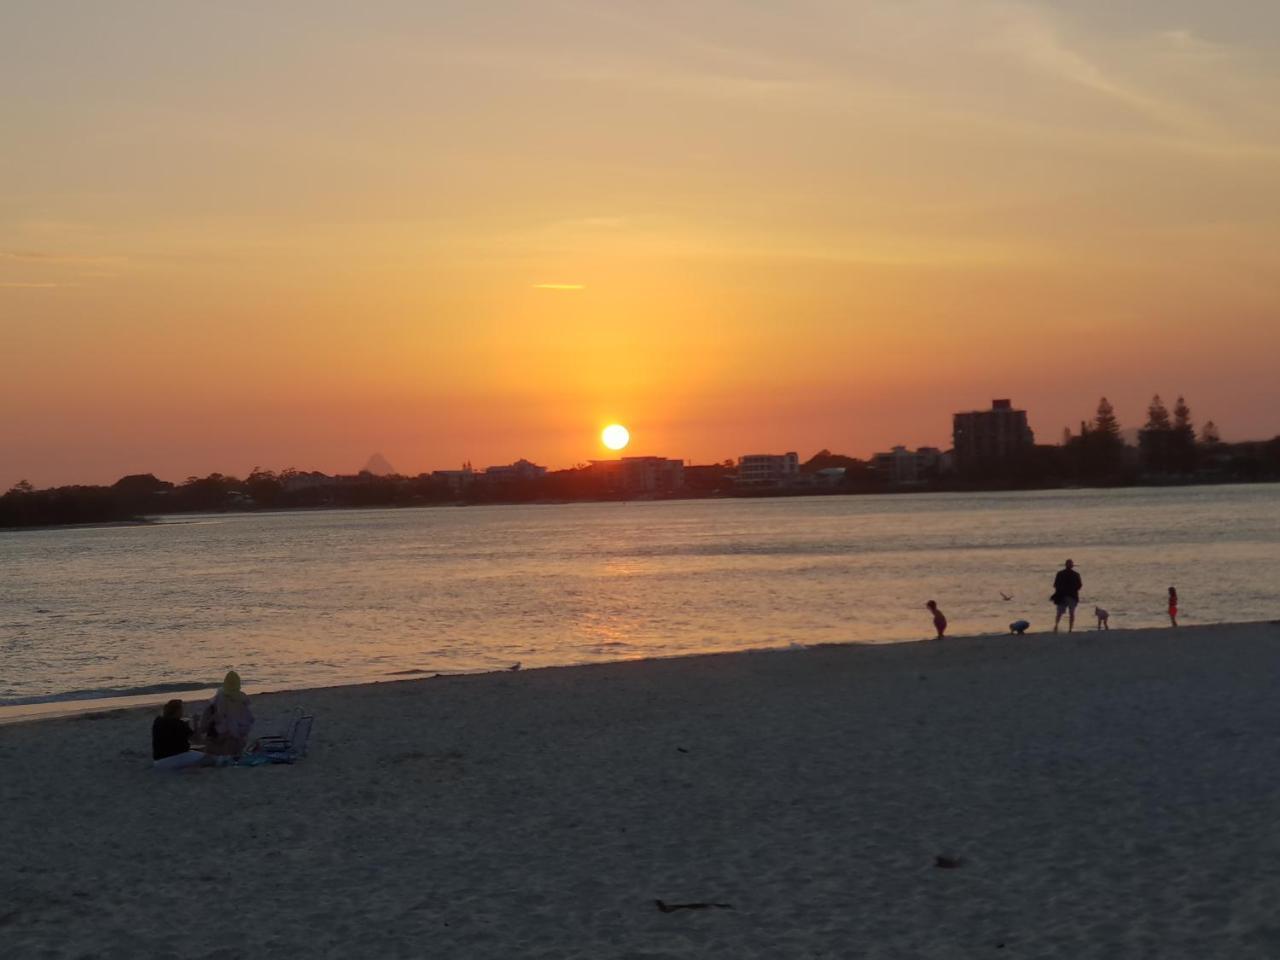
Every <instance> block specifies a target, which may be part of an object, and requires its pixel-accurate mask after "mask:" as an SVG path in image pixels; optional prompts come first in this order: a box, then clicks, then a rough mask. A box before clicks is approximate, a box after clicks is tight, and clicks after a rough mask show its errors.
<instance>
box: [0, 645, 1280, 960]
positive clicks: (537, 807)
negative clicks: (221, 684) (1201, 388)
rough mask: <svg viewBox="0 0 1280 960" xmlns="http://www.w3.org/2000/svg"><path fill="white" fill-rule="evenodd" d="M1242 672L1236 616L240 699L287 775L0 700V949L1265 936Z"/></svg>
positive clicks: (574, 949)
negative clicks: (293, 713) (160, 757)
mask: <svg viewBox="0 0 1280 960" xmlns="http://www.w3.org/2000/svg"><path fill="white" fill-rule="evenodd" d="M1278 681H1280V626H1276V625H1272V624H1253V625H1239V626H1219V627H1185V628H1180V629H1179V630H1177V631H1174V630H1171V629H1165V630H1161V631H1154V630H1153V631H1135V632H1123V631H1118V630H1117V631H1111V632H1110V633H1106V634H1099V633H1094V632H1092V631H1090V632H1087V633H1078V634H1075V635H1073V636H1067V635H1065V634H1064V635H1061V636H1058V637H1051V636H1045V635H1038V636H1027V637H1025V638H987V639H956V640H948V641H944V642H941V643H927V644H907V645H895V646H884V647H827V648H820V649H814V650H808V651H799V652H777V653H757V654H736V655H727V656H714V657H700V658H692V659H682V660H669V661H650V662H638V663H627V664H613V665H607V666H598V667H583V668H572V669H553V670H540V671H531V672H523V673H518V674H500V675H487V676H474V677H446V678H437V679H430V680H419V681H407V682H401V683H388V684H380V685H375V686H364V687H347V688H337V689H329V690H316V691H307V692H301V693H291V694H275V695H270V696H262V697H259V698H256V701H255V709H256V711H257V712H258V714H259V717H260V718H262V719H265V720H268V721H269V720H270V718H272V717H273V716H275V717H281V716H283V715H284V713H285V712H286V711H287V710H288V709H289V708H290V707H292V706H293V705H295V704H305V705H306V706H308V707H309V708H312V709H313V710H314V711H315V712H316V713H317V714H318V716H319V721H318V726H317V728H316V736H315V740H314V743H313V750H312V754H311V756H310V757H309V758H308V759H307V760H306V761H304V762H303V763H301V764H299V765H296V766H292V767H268V768H257V769H207V770H198V771H193V772H190V773H186V774H169V775H166V774H158V773H155V772H153V771H151V770H149V769H148V750H149V739H148V735H149V727H150V721H151V714H150V713H141V712H138V711H133V712H126V713H116V714H108V715H106V716H98V717H94V718H84V719H70V720H68V719H61V720H50V721H44V722H41V723H33V724H24V725H10V726H4V727H0V817H2V819H0V956H3V957H5V958H18V957H90V956H91V957H140V956H146V957H226V958H232V957H266V956H277V957H304V956H305V957H340V958H352V957H459V958H472V957H495V958H498V957H501V958H524V957H547V958H577V957H581V958H613V957H617V958H624V957H626V958H662V957H734V958H737V957H762V958H763V957H767V958H780V957H886V958H887V957H897V958H917V957H921V958H929V957H957V958H959V957H966V958H967V957H988V956H990V957H996V958H998V957H1006V956H1007V957H1063V958H1073V960H1080V958H1094V957H1098V958H1101V957H1115V958H1132V957H1151V958H1161V960H1164V958H1178V957H1186V958H1205V957H1230V958H1248V957H1269V958H1270V957H1277V956H1280V913H1278V912H1277V904H1278V903H1280V682H1278ZM264 725H265V726H270V725H271V724H270V723H269V722H268V723H266V724H264ZM681 748H683V749H681ZM686 751H687V752H686ZM938 854H945V855H948V856H953V857H959V858H963V864H962V865H961V866H960V867H959V868H957V869H938V868H936V867H935V866H934V858H935V856H936V855H938ZM655 898H661V899H663V900H666V901H668V902H686V901H720V902H725V903H729V904H732V905H733V909H732V910H699V911H687V910H686V911H678V912H675V913H670V914H667V913H662V912H660V911H659V910H658V909H657V908H656V906H655V904H654V900H655Z"/></svg>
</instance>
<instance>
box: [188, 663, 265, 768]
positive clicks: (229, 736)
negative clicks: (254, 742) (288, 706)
mask: <svg viewBox="0 0 1280 960" xmlns="http://www.w3.org/2000/svg"><path fill="white" fill-rule="evenodd" d="M200 727H201V730H202V731H203V733H204V737H205V750H206V752H208V753H211V754H215V755H218V756H227V757H238V756H240V754H242V753H244V748H245V746H246V745H247V744H248V742H249V731H251V730H252V729H253V711H252V710H250V709H249V698H248V696H247V695H245V693H243V692H242V691H241V689H240V674H238V673H236V672H235V671H234V670H230V671H228V672H227V676H226V679H224V680H223V681H222V686H221V687H219V688H218V691H217V693H215V694H214V695H213V699H212V700H210V701H209V703H208V704H206V705H205V708H204V713H203V714H202V715H201V718H200Z"/></svg>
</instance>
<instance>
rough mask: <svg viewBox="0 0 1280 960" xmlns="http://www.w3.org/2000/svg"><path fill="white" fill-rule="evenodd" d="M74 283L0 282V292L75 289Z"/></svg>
mask: <svg viewBox="0 0 1280 960" xmlns="http://www.w3.org/2000/svg"><path fill="white" fill-rule="evenodd" d="M75 286H79V284H75V283H36V282H29V281H26V280H0V290H53V289H55V288H57V287H75Z"/></svg>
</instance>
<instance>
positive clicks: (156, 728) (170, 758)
mask: <svg viewBox="0 0 1280 960" xmlns="http://www.w3.org/2000/svg"><path fill="white" fill-rule="evenodd" d="M151 759H152V765H153V766H155V767H157V768H158V769H163V770H181V769H182V768H183V767H193V766H197V765H200V764H203V763H204V762H205V755H204V753H202V752H201V751H199V750H192V749H191V727H189V726H188V725H187V721H185V720H183V719H182V701H181V700H170V701H169V702H168V703H166V704H165V705H164V711H163V712H162V713H161V715H160V716H158V717H156V718H155V720H154V721H153V722H152V724H151Z"/></svg>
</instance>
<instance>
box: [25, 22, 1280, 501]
mask: <svg viewBox="0 0 1280 960" xmlns="http://www.w3.org/2000/svg"><path fill="white" fill-rule="evenodd" d="M1116 7H1122V8H1123V9H1116ZM0 36H3V37H6V38H10V39H11V40H16V41H17V42H16V43H12V44H10V45H8V46H10V49H9V50H7V51H6V55H5V56H4V57H0V82H3V83H4V88H5V89H6V91H7V92H8V93H7V96H6V97H5V98H4V101H3V103H2V104H0V363H2V364H3V371H2V372H3V377H0V488H3V487H7V486H8V485H9V484H11V483H13V482H16V481H17V480H19V479H21V478H27V479H29V480H31V481H32V482H34V483H36V484H38V485H45V484H54V483H70V482H110V481H112V480H114V479H115V478H116V477H118V476H120V475H122V474H124V473H130V472H155V473H157V474H159V475H161V476H164V477H168V478H171V479H181V478H183V477H186V476H187V475H190V474H203V473H207V472H210V471H214V470H217V471H222V472H228V473H240V474H242V473H244V472H247V471H248V470H249V469H250V468H251V467H253V466H255V465H260V466H263V467H269V468H282V467H287V466H296V467H298V468H302V469H309V468H316V469H322V470H326V471H351V470H355V469H358V468H359V467H360V466H361V465H362V464H363V463H364V461H365V460H366V459H367V457H368V456H369V455H370V454H371V453H373V452H375V451H379V452H381V453H383V454H384V455H385V456H386V457H387V458H388V459H389V460H390V461H391V462H392V463H393V464H394V465H395V466H396V467H397V468H399V469H400V470H401V471H403V472H417V471H420V470H428V469H432V468H442V467H453V466H456V465H458V464H459V463H461V462H462V461H463V460H464V459H468V460H471V461H473V462H474V463H475V464H476V465H477V466H482V465H486V464H490V463H505V462H510V461H511V460H513V459H515V458H518V457H522V456H524V457H529V458H530V459H533V460H536V461H537V462H540V463H545V464H548V465H550V466H552V467H562V466H568V465H571V464H573V463H576V462H581V461H584V460H587V459H590V458H592V457H599V456H603V455H604V452H603V450H602V448H601V447H600V445H599V443H598V434H599V429H600V427H601V426H603V425H604V424H605V423H606V422H608V421H611V420H618V421H620V422H623V423H625V424H627V425H628V426H629V427H630V428H631V429H632V434H633V444H632V447H631V451H630V452H633V453H658V454H664V455H669V456H678V457H685V458H688V459H692V460H695V461H699V462H705V461H712V460H719V459H724V458H726V457H736V456H738V455H740V454H743V453H749V452H766V451H774V452H780V451H784V450H798V451H799V452H800V453H801V454H802V455H803V456H808V455H810V454H811V453H813V452H814V451H815V450H817V449H819V448H821V447H828V448H830V449H833V450H836V451H839V452H844V453H849V454H852V455H856V456H866V455H869V454H870V453H872V452H873V451H875V450H878V449H885V448H887V447H888V446H889V445H891V444H893V443H905V444H908V445H912V446H915V445H919V444H926V443H927V444H936V445H943V446H945V445H947V443H948V439H949V430H950V414H951V412H952V411H954V410H961V409H972V408H976V407H984V406H986V405H987V403H988V402H989V401H990V400H991V399H992V398H993V397H1006V396H1007V397H1012V398H1013V399H1014V401H1015V403H1017V404H1018V405H1019V406H1022V407H1025V408H1026V409H1027V410H1028V411H1029V412H1030V415H1031V421H1032V426H1033V428H1034V429H1035V430H1036V432H1037V435H1038V437H1039V438H1040V439H1041V440H1044V441H1049V442H1056V441H1057V440H1058V439H1059V437H1060V435H1061V431H1062V428H1063V427H1064V426H1066V425H1068V424H1072V425H1074V424H1077V423H1078V422H1079V420H1081V419H1082V418H1085V417H1088V416H1090V415H1091V414H1092V411H1093V408H1094V406H1095V404H1096V402H1097V398H1098V396H1099V395H1101V394H1104V393H1105V394H1107V395H1108V396H1109V397H1110V398H1111V399H1112V400H1113V401H1114V402H1115V404H1116V406H1117V412H1118V413H1119V415H1120V417H1121V420H1122V422H1123V423H1124V424H1125V425H1127V426H1136V425H1137V424H1138V423H1139V421H1140V419H1141V417H1142V415H1143V412H1144V409H1145V404H1146V401H1147V399H1148V398H1149V397H1150V395H1151V394H1152V393H1153V392H1156V391H1158V392H1160V393H1162V394H1163V395H1164V396H1165V397H1166V399H1168V400H1170V401H1172V398H1173V397H1174V396H1175V395H1176V394H1177V393H1179V392H1183V393H1185V394H1186V396H1187V398H1188V400H1189V402H1190V404H1191V407H1192V410H1193V412H1194V414H1195V417H1196V419H1197V421H1203V420H1204V419H1206V418H1212V419H1214V420H1215V421H1216V422H1217V423H1218V425H1219V426H1220V427H1221V429H1222V432H1223V434H1224V436H1226V437H1227V438H1228V439H1231V438H1245V437H1269V436H1272V435H1274V434H1276V433H1277V432H1280V387H1278V386H1277V382H1278V381H1277V378H1276V376H1275V372H1274V367H1275V363H1276V357H1277V356H1278V355H1280V349H1278V348H1280V281H1277V278H1278V277H1280V114H1278V113H1277V112H1276V111H1275V110H1274V104H1275V103H1276V102H1280V5H1271V4H1259V3H1254V2H1249V0H1229V2H1222V3H1218V4H1214V5H1212V6H1211V7H1210V5H1206V4H1203V3H1198V2H1192V0H1159V2H1157V0H1149V2H1134V3H1130V4H1123V5H1117V4H1114V3H1104V2H1102V0H1078V2H1072V3H1070V4H1067V3H1065V2H1063V3H1030V2H1017V0H999V2H986V0H964V2H961V0H904V2H902V3H894V4H886V3H880V2H869V0H867V2H859V0H847V2H843V0H842V2H835V0H804V2H797V3H794V4H786V5H782V4H777V5H765V4H758V3H745V2H744V3H725V2H719V0H710V2H707V3H700V4H675V3H672V4H665V3H658V4H653V3H645V4H640V3H634V4H633V3H621V2H619V3H610V4H599V3H594V2H586V0H580V2H578V0H563V2H548V3H545V4H536V5H534V4H520V3H510V4H501V3H494V4H475V3H464V2H457V3H433V4H430V5H424V4H417V3H409V2H403V3H400V2H394V3H393V2H382V3H374V4H368V5H360V6H359V8H356V7H353V6H352V5H350V4H346V3H337V2H312V3H300V2H299V3H290V2H281V3H273V4H271V5H269V6H268V7H261V8H259V7H255V6H251V5H243V6H235V7H228V6H227V5H156V4H150V3H129V2H122V3H119V4H110V5H101V6H94V7H87V8H86V7H84V6H80V5H72V4H62V3H35V2H30V3H23V2H19V3H15V4H6V5H5V6H4V7H3V8H0Z"/></svg>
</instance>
